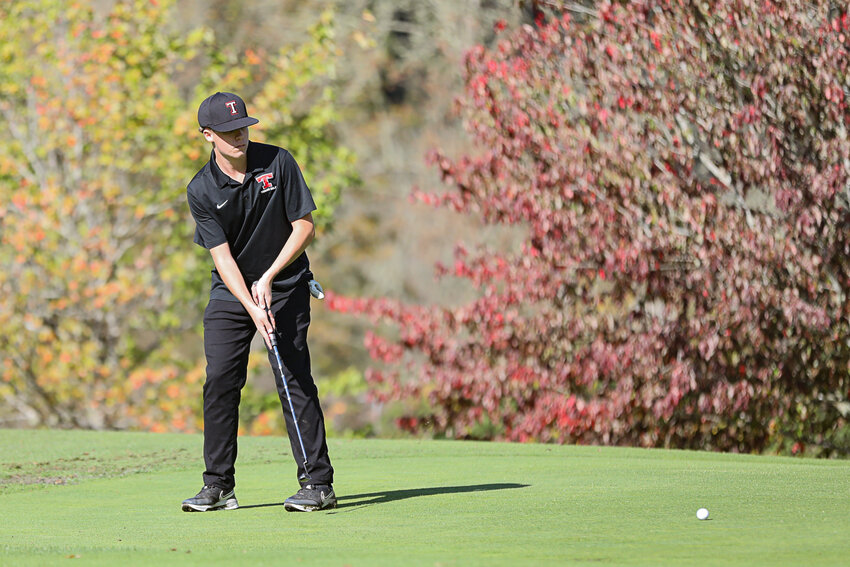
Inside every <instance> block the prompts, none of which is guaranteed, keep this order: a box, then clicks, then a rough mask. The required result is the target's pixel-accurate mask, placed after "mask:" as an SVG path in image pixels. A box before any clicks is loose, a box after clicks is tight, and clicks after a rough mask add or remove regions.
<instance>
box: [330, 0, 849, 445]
mask: <svg viewBox="0 0 850 567" xmlns="http://www.w3.org/2000/svg"><path fill="white" fill-rule="evenodd" d="M549 4H555V3H549ZM709 6H710V11H709V9H708V7H709ZM829 6H830V3H829V2H825V1H820V2H808V3H806V7H805V8H804V9H800V8H799V7H798V6H797V5H796V3H785V2H770V1H758V2H756V1H752V0H734V1H733V0H720V1H717V2H713V3H696V2H675V1H662V0H646V1H643V2H624V3H622V4H609V3H605V4H601V5H599V6H598V7H597V8H596V10H595V12H594V13H593V14H592V15H591V14H586V13H578V14H571V13H570V12H569V11H568V10H566V9H563V10H560V11H559V10H552V11H550V13H549V14H548V19H546V20H539V21H538V24H537V25H534V26H524V27H523V28H521V29H518V30H513V31H509V30H505V31H499V28H501V27H503V26H502V25H501V24H499V25H497V26H496V27H497V43H496V44H495V45H494V46H493V47H492V48H490V49H487V48H485V47H482V46H477V47H475V48H473V49H471V50H470V51H469V53H468V55H467V57H466V69H465V72H466V75H465V77H466V91H465V93H464V95H463V96H462V97H461V98H460V99H459V100H458V108H459V111H460V112H461V114H462V116H463V117H464V119H465V124H466V126H467V129H468V132H469V133H470V135H471V136H472V138H473V139H474V141H475V143H476V147H477V148H478V149H479V150H480V151H479V152H478V153H477V154H476V155H470V156H462V157H459V158H457V159H453V158H451V157H449V156H446V155H443V154H441V153H439V152H435V153H434V154H433V155H432V156H431V157H430V159H431V160H432V161H433V163H434V164H435V165H436V167H438V168H439V169H440V171H441V172H442V177H443V179H444V181H445V183H446V184H447V185H448V186H450V187H451V190H450V191H449V192H448V193H446V194H443V195H434V194H425V193H419V192H416V193H415V196H416V197H417V198H418V199H420V200H422V201H424V202H428V203H433V204H436V205H438V206H447V207H450V208H452V209H454V210H457V211H462V212H464V213H467V214H470V215H478V216H480V217H481V218H483V219H484V220H485V221H486V222H487V223H501V224H518V225H521V226H524V227H527V229H528V238H527V241H526V243H525V244H524V246H523V247H522V250H520V251H517V252H515V253H510V252H506V251H499V250H483V249H482V250H478V251H476V252H470V251H467V250H466V249H465V248H463V247H462V246H459V247H458V250H457V253H456V257H455V262H454V265H453V266H452V267H440V268H439V269H438V270H439V272H440V273H441V274H444V275H453V276H457V277H460V278H466V279H468V280H469V281H471V282H472V283H474V284H475V286H477V288H478V289H479V290H480V296H479V298H478V299H477V300H476V301H474V302H473V303H471V304H469V305H465V306H462V307H460V308H457V309H447V308H440V307H437V306H411V305H404V304H401V303H398V302H393V301H388V300H385V299H358V300H352V299H349V298H345V297H341V296H333V295H332V294H329V296H330V302H331V305H332V307H333V308H336V309H338V310H343V311H352V312H355V313H360V314H367V315H370V316H372V317H373V318H374V319H375V320H376V321H378V320H380V321H382V322H387V321H390V322H392V323H393V324H394V325H395V326H397V328H398V331H399V333H398V337H397V338H393V339H389V338H386V337H381V336H378V335H374V334H373V335H369V336H368V337H367V345H368V347H369V349H370V352H371V353H372V355H373V356H374V358H375V359H376V360H379V361H382V362H383V363H387V364H388V366H387V365H386V364H385V365H383V366H384V369H383V370H372V371H370V373H369V381H370V384H371V387H372V391H373V394H374V396H375V397H376V398H377V399H378V400H385V401H386V400H394V399H401V398H405V397H408V396H426V397H427V400H428V402H429V405H430V412H429V414H428V415H415V416H413V415H411V416H406V418H405V419H403V420H401V421H400V423H402V424H403V425H405V426H406V427H408V428H410V429H412V430H421V429H424V428H433V430H434V431H436V432H437V433H438V434H445V435H448V436H454V437H485V438H499V439H507V440H518V441H526V440H539V441H554V442H559V443H564V442H578V443H610V444H631V445H642V446H670V447H690V448H712V449H718V450H731V451H763V450H779V451H787V450H790V449H791V447H792V446H798V448H799V446H803V445H810V446H815V447H818V448H819V451H820V454H823V450H824V449H825V450H826V453H833V452H840V451H844V450H846V449H847V447H846V446H845V445H847V446H850V442H848V441H850V440H848V439H847V436H846V435H845V437H844V438H842V437H841V436H842V435H844V434H846V431H847V421H846V418H847V415H848V413H850V410H849V409H848V408H850V403H848V400H850V380H848V361H850V348H849V347H850V329H848V305H847V292H848V288H850V269H849V268H850V263H849V262H848V253H850V242H848V236H850V234H848V228H849V227H850V215H848V213H850V209H849V208H848V205H849V204H850V202H849V201H848V199H850V196H849V195H848V172H850V155H848V154H850V144H848V131H847V127H848V107H847V102H846V98H845V95H846V94H847V92H850V91H847V90H846V89H847V87H848V85H850V75H848V61H850V57H848V55H850V53H848V46H850V43H848V41H850V40H849V39H848V38H850V20H849V19H848V15H847V13H846V12H836V11H830V9H829ZM842 439H843V440H842ZM795 444H796V445H795Z"/></svg>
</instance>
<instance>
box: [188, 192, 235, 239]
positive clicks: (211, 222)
mask: <svg viewBox="0 0 850 567" xmlns="http://www.w3.org/2000/svg"><path fill="white" fill-rule="evenodd" d="M186 197H187V200H188V201H189V210H190V211H192V217H193V218H194V219H195V244H198V245H200V246H203V247H204V248H206V249H208V250H209V249H210V248H215V247H216V246H218V245H220V244H224V243H225V242H227V236H225V234H224V229H222V228H221V225H219V224H218V222H217V221H216V220H215V219H214V218H213V217H212V216H210V214H209V212H207V210H206V209H205V208H204V207H203V206H201V204H200V203H199V202H198V199H197V197H195V196H194V195H192V193H191V192H187V193H186Z"/></svg>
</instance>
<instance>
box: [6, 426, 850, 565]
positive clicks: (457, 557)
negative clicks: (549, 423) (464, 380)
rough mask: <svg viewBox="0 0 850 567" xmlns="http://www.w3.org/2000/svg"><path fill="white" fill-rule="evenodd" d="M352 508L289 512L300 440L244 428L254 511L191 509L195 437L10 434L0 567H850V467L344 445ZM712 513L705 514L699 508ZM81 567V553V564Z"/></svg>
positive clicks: (649, 454) (341, 456)
mask: <svg viewBox="0 0 850 567" xmlns="http://www.w3.org/2000/svg"><path fill="white" fill-rule="evenodd" d="M330 449H331V457H332V459H333V462H334V466H335V467H336V469H337V474H336V485H335V488H336V491H337V493H338V495H339V497H340V502H339V503H340V506H339V508H337V509H336V510H334V511H330V512H319V513H313V514H290V513H287V512H285V511H284V509H283V506H282V502H283V500H284V499H285V498H286V497H287V496H289V495H290V494H291V493H292V492H294V491H295V489H296V488H297V484H296V482H295V479H294V464H293V462H292V458H291V456H290V455H289V453H288V443H287V442H286V441H285V440H284V439H281V438H270V437H262V438H250V437H244V438H240V457H239V462H238V463H237V482H238V485H237V496H238V497H239V502H240V504H241V506H242V507H241V508H240V509H238V510H233V511H227V512H213V513H205V514H197V513H195V514H187V513H184V512H181V510H180V501H181V500H182V499H183V498H186V497H188V496H192V495H194V493H195V492H196V491H197V490H198V489H199V488H200V485H201V476H200V473H201V471H202V456H201V450H202V439H201V437H200V436H192V435H154V434H145V433H112V432H108V433H103V432H83V431H15V430H0V513H2V518H3V521H2V526H0V565H50V564H54V565H57V564H58V565H68V564H72V565H157V566H162V565H170V564H180V565H205V566H206V565H212V564H231V565H233V564H238V565H243V564H244V565H281V564H294V565H314V564H319V565H339V566H342V565H443V566H449V565H458V566H461V565H464V566H465V565H517V564H521V565H539V566H542V565H553V564H570V565H700V566H705V565H772V566H773V565H804V564H805V565H847V563H848V560H850V559H848V558H850V512H848V510H850V462H848V461H816V460H807V459H789V458H774V457H756V456H742V455H720V454H714V453H697V452H684V451H660V450H638V449H620V448H598V447H558V446H548V445H515V444H501V443H471V442H449V441H390V440H331V442H330ZM701 506H704V507H706V508H708V509H709V510H710V511H711V519H710V520H708V521H699V520H697V519H696V517H695V513H696V510H697V508H699V507H701ZM69 562H71V563H69Z"/></svg>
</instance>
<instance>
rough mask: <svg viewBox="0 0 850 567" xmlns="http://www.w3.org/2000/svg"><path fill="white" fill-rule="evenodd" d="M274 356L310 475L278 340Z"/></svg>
mask: <svg viewBox="0 0 850 567" xmlns="http://www.w3.org/2000/svg"><path fill="white" fill-rule="evenodd" d="M272 348H273V349H274V356H275V359H277V369H278V371H279V372H280V379H281V381H282V382H283V391H284V392H286V401H287V402H288V403H289V413H290V414H291V415H292V423H294V424H295V435H296V436H297V437H298V444H299V445H300V446H301V456H303V457H304V472H305V473H307V475H308V476H309V475H310V473H309V471H308V470H307V451H306V450H304V439H303V438H302V437H301V428H300V427H298V417H297V416H296V415H295V408H294V407H293V405H292V396H290V395H289V385H288V384H287V380H286V375H285V374H284V373H283V364H282V363H281V361H280V352H278V350H277V341H274V342H273V343H272Z"/></svg>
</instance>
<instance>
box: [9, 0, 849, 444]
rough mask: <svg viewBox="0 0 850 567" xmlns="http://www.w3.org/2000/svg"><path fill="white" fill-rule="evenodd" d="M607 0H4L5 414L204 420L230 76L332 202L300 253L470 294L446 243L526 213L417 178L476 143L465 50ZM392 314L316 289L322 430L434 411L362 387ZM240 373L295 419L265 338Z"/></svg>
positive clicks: (515, 229)
mask: <svg viewBox="0 0 850 567" xmlns="http://www.w3.org/2000/svg"><path fill="white" fill-rule="evenodd" d="M603 4H604V5H605V6H608V4H609V3H597V2H592V1H590V0H586V1H575V2H563V1H560V0H558V1H546V0H460V1H455V0H393V1H390V0H345V1H344V0H302V1H300V2H295V1H294V0H255V1H252V2H239V1H236V0H131V1H117V0H79V1H70V2H59V1H57V0H7V1H6V2H2V3H0V123H2V125H3V128H4V132H5V134H6V135H5V136H2V137H0V267H2V269H0V292H1V293H0V427H38V426H49V427H83V428H94V429H109V428H122V429H124V428H130V429H145V430H151V431H186V432H192V431H198V430H199V429H200V427H201V424H202V420H201V409H200V408H201V387H202V384H203V380H204V360H203V343H202V327H201V319H202V313H203V308H204V305H205V304H206V301H207V298H208V285H209V269H210V268H211V266H212V262H211V260H210V258H209V254H208V253H207V252H206V251H204V250H202V249H201V248H199V247H198V246H196V245H194V244H193V243H192V233H193V225H192V220H191V216H190V214H189V211H188V207H187V206H186V203H185V186H186V183H187V182H188V181H189V179H190V178H191V177H192V175H193V174H194V173H195V172H196V171H197V170H198V169H199V168H200V167H202V166H203V164H204V163H205V162H206V160H207V159H208V156H209V147H208V145H207V144H206V143H205V142H204V141H203V138H202V137H201V135H200V134H199V133H198V132H197V123H196V109H197V106H198V104H199V103H200V101H201V100H203V98H205V97H206V96H207V95H208V94H210V93H212V92H215V91H217V90H225V91H234V92H237V93H240V94H241V95H242V96H243V97H244V98H245V99H246V101H247V103H248V107H249V111H250V112H251V113H252V114H253V115H255V116H257V117H258V118H259V119H260V121H261V122H260V124H259V125H258V126H257V127H255V128H252V133H251V135H252V138H253V139H255V140H259V141H267V142H270V143H274V144H278V145H280V146H283V147H285V148H287V149H289V150H290V151H291V152H292V153H293V155H294V156H295V157H296V159H297V161H298V162H299V164H300V166H301V167H302V169H303V170H304V174H305V177H306V179H307V182H308V184H309V185H310V187H311V189H312V191H313V194H314V196H315V198H316V200H317V204H318V205H319V212H318V213H317V215H316V218H317V221H318V223H317V224H318V239H317V241H316V242H315V243H314V244H313V245H312V246H311V248H310V251H309V255H310V259H311V263H312V267H313V271H314V273H315V274H316V276H317V278H318V279H319V280H320V281H321V282H322V284H323V285H324V286H325V288H326V289H327V290H328V291H330V292H331V293H333V292H339V293H340V294H345V295H346V296H350V297H372V298H375V297H378V298H385V299H387V300H391V301H398V302H403V303H405V304H408V305H428V306H434V307H435V309H434V312H436V311H437V309H436V308H445V309H453V308H458V307H459V306H463V305H465V304H468V303H469V302H471V301H473V300H474V299H475V298H476V292H477V290H476V286H475V285H474V284H473V283H472V282H470V281H468V280H466V279H464V278H451V277H450V278H440V281H439V285H436V284H435V280H436V279H437V276H436V275H435V269H434V266H435V264H436V263H438V262H448V263H451V262H453V258H454V252H455V247H456V245H457V244H458V243H461V242H462V243H463V244H464V246H465V247H466V248H468V249H470V250H474V249H476V247H477V246H479V245H482V246H486V247H488V248H489V249H495V250H505V251H508V252H509V253H516V252H518V251H520V249H521V245H522V242H523V240H524V238H525V237H526V236H527V233H528V227H527V226H523V225H522V224H519V225H515V226H512V227H509V226H493V225H491V224H487V223H486V222H484V220H483V219H482V218H479V217H480V215H479V216H476V215H462V214H460V213H456V212H452V211H451V210H449V209H450V208H447V207H443V208H433V207H430V206H428V205H426V204H423V203H421V202H416V201H413V202H412V201H411V198H410V195H411V190H412V189H418V188H422V189H423V190H426V191H427V190H431V189H433V188H435V187H438V186H440V185H441V184H442V183H443V179H442V173H443V172H441V171H440V167H435V166H434V164H433V163H432V164H429V163H428V160H427V159H426V158H425V156H426V154H428V153H429V152H431V151H432V150H434V149H435V148H439V151H440V154H441V155H444V156H462V155H467V154H468V153H469V152H470V135H469V133H467V132H466V131H465V130H464V124H463V119H462V118H461V114H459V108H460V107H461V106H462V104H459V103H458V102H457V101H456V100H455V97H458V96H463V93H464V88H465V78H464V73H463V70H464V61H465V56H466V54H467V53H468V52H469V50H471V49H473V48H475V47H476V46H482V48H483V49H489V50H493V49H498V44H497V42H498V34H497V33H496V30H495V29H494V28H499V27H501V28H507V29H508V30H511V29H519V28H521V27H522V26H524V25H528V26H533V25H534V23H535V20H536V17H537V16H539V15H540V12H539V10H544V11H545V10H547V9H551V8H552V7H553V6H558V7H560V8H564V7H565V6H566V7H568V11H569V12H570V13H572V14H573V15H574V16H575V18H576V19H577V21H580V20H582V18H591V17H596V16H595V14H596V12H595V10H597V9H598V7H599V6H601V5H603ZM614 4H617V5H620V6H627V5H628V3H626V2H615V3H614ZM747 4H748V5H749V4H751V2H750V3H747ZM778 4H782V3H778ZM816 4H818V5H822V4H824V3H823V2H820V3H816ZM550 11H551V10H550ZM478 149H481V148H478ZM614 307H616V306H614ZM384 327H387V326H386V325H384V324H383V323H382V322H381V321H379V322H378V323H377V324H375V323H373V322H370V321H366V320H364V319H358V318H353V317H351V316H350V315H347V314H345V313H340V312H338V311H332V310H330V309H329V308H328V306H327V305H326V304H325V303H322V302H316V301H314V302H313V323H312V325H311V336H310V342H311V352H312V355H313V356H312V359H313V373H314V376H315V377H316V380H317V383H318V385H319V390H320V395H321V398H322V402H323V404H324V409H325V412H326V415H327V418H328V419H327V425H328V429H329V432H330V434H331V435H334V436H374V435H379V436H398V435H408V434H409V433H406V432H405V430H409V429H411V428H410V427H407V428H404V427H402V428H399V427H398V425H399V423H400V422H402V425H404V423H403V421H404V420H405V419H409V416H411V415H414V416H415V415H428V414H430V413H431V409H432V408H430V407H428V403H427V401H426V399H427V392H426V394H425V395H422V396H418V397H411V398H408V399H402V400H398V401H393V402H391V403H386V404H378V403H376V402H375V401H373V399H372V398H370V397H369V396H368V395H367V389H368V387H367V383H366V380H365V379H364V372H365V370H366V368H367V367H368V366H369V365H370V364H371V359H370V356H369V352H368V350H367V348H366V347H365V346H364V343H363V340H364V336H367V333H368V332H369V331H376V332H377V333H379V334H381V335H382V336H386V335H387V334H389V335H390V338H391V339H392V338H397V337H392V333H393V330H392V328H384ZM824 356H826V355H824ZM249 371H250V375H249V380H248V385H247V386H246V388H245V390H244V392H243V404H242V412H241V420H242V426H241V428H240V431H241V432H242V433H245V434H256V435H263V434H282V433H283V430H284V427H283V420H282V415H281V408H280V403H279V400H278V399H277V394H276V393H275V390H274V384H273V379H272V375H271V372H270V369H269V368H268V361H267V359H266V355H265V351H264V349H263V347H262V343H261V342H260V341H256V342H255V345H254V349H253V352H252V355H251V358H250V367H249ZM801 379H805V377H802V378H801ZM840 394H841V392H839V393H838V394H836V395H837V396H839V398H840V399H837V401H835V403H834V405H835V407H839V405H840V404H843V405H840V410H841V415H842V416H843V417H844V419H845V421H846V417H847V415H850V413H848V412H850V409H848V408H850V405H848V402H846V401H845V400H844V398H841V397H840ZM830 395H832V394H830ZM830 403H832V401H830ZM807 412H808V413H807ZM834 413H835V412H834V411H833V412H831V413H825V414H824V415H813V414H812V412H809V411H808V410H807V409H806V406H805V405H801V406H800V409H799V410H798V411H796V412H792V413H791V414H789V415H790V416H791V417H789V419H788V420H789V423H791V425H793V426H794V427H796V430H794V431H785V430H784V431H782V432H780V433H781V434H772V438H771V439H772V443H773V444H772V445H770V446H769V447H767V449H766V450H769V451H772V452H780V453H795V454H802V453H806V454H821V453H823V454H835V451H832V452H830V451H831V449H830V448H829V447H827V448H826V449H823V448H821V447H818V446H817V444H813V445H807V444H804V443H800V442H799V440H800V439H806V438H808V437H812V436H813V435H815V434H816V433H817V432H815V431H814V429H812V424H821V425H822V424H823V423H824V422H830V423H834V422H835V418H834V415H833V414H834ZM503 425H504V424H501V423H491V422H488V421H487V420H486V419H484V420H482V421H480V422H476V423H475V424H474V427H472V428H471V429H469V431H467V434H466V435H467V436H468V437H472V438H482V439H489V438H493V437H494V436H499V435H500V432H501V431H502V430H503ZM413 429H416V428H413ZM833 433H834V438H833V439H832V440H831V441H830V442H831V443H832V444H833V447H838V448H839V449H841V450H842V451H843V450H844V448H846V447H848V446H850V445H848V443H850V433H848V428H847V427H846V426H844V427H843V428H842V429H840V430H835V431H833ZM425 434H427V433H425ZM824 451H825V453H824ZM838 452H839V453H840V452H841V451H838Z"/></svg>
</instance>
